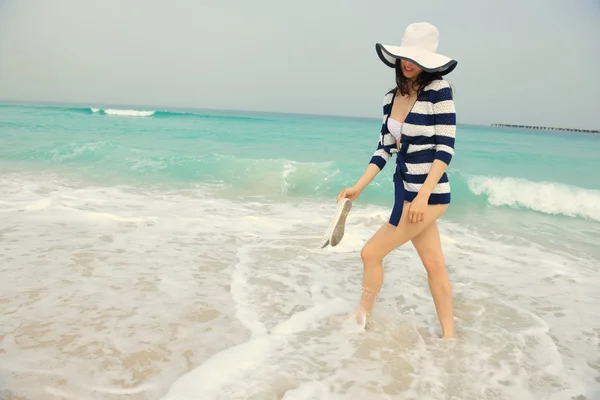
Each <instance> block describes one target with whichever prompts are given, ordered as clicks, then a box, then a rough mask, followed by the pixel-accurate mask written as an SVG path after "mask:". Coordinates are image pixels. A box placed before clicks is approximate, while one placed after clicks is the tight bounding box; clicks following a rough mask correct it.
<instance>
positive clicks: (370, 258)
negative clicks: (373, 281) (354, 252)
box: [360, 242, 383, 265]
mask: <svg viewBox="0 0 600 400" xmlns="http://www.w3.org/2000/svg"><path fill="white" fill-rule="evenodd" d="M360 258H361V259H362V260H363V263H364V264H365V265H367V264H372V263H377V262H381V261H382V260H383V257H382V256H381V252H380V251H378V249H377V246H375V245H374V244H372V243H370V242H369V243H367V244H365V245H364V246H363V248H362V250H361V251H360Z"/></svg>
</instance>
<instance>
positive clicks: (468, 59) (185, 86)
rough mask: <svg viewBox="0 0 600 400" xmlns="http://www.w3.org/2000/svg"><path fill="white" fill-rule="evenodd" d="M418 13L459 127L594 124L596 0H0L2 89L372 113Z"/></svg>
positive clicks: (65, 97) (153, 102) (599, 121)
mask: <svg viewBox="0 0 600 400" xmlns="http://www.w3.org/2000/svg"><path fill="white" fill-rule="evenodd" d="M423 21H426V22H430V23H433V24H434V25H436V26H437V27H438V29H439V31H440V47H439V49H438V50H439V52H440V53H442V54H444V55H447V56H450V57H453V58H454V59H456V60H458V67H457V68H456V70H455V71H454V72H452V73H451V74H450V75H448V76H447V78H446V79H447V80H448V81H449V82H450V83H451V84H452V85H453V87H454V89H455V102H456V109H457V119H458V122H459V123H465V124H490V123H509V124H529V125H543V126H560V127H571V128H587V129H600V78H599V76H600V74H599V73H598V71H599V67H598V66H599V65H600V0H577V1H574V0H504V1H494V0H486V1H481V0H454V1H447V0H429V1H412V2H409V1H400V0H394V1H389V0H369V1H357V0H319V1H317V0H302V1H283V0H254V1H247V0H195V1H192V0H171V1H159V0H144V1H142V0H102V1H92V0H0V99H1V100H4V101H15V102H19V101H27V102H59V103H69V104H80V105H90V106H93V105H99V104H109V105H135V106H136V107H138V108H139V107H144V108H171V107H185V108H208V109H233V110H252V111H275V112H290V113H303V114H327V115H347V116H357V117H373V118H380V116H381V112H382V110H381V105H382V100H383V96H384V94H385V92H387V91H388V90H389V89H391V88H392V87H393V85H394V71H393V70H392V69H390V68H388V67H386V66H385V65H384V64H383V63H382V62H381V61H380V60H379V58H378V57H377V55H376V53H375V43H377V42H381V43H385V44H393V45H398V44H399V43H400V40H401V38H402V34H403V32H404V29H405V27H406V26H407V25H408V24H410V23H412V22H423Z"/></svg>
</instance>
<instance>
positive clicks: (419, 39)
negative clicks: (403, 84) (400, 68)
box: [375, 22, 458, 75]
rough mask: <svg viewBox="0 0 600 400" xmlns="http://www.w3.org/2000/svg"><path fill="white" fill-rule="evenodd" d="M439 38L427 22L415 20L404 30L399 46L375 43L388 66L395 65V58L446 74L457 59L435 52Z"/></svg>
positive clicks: (433, 27) (423, 68) (438, 33)
mask: <svg viewBox="0 0 600 400" xmlns="http://www.w3.org/2000/svg"><path fill="white" fill-rule="evenodd" d="M439 40H440V32H439V31H438V29H437V28H436V27H435V26H434V25H432V24H430V23H428V22H415V23H413V24H410V25H408V26H407V27H406V29H405V30H404V35H403V36H402V41H401V42H400V46H392V45H387V44H381V43H377V44H376V45H375V49H376V51H377V55H378V56H379V58H380V59H381V61H383V62H384V63H385V65H387V66H388V67H391V68H394V67H395V66H396V59H398V58H399V59H403V60H407V61H410V62H413V63H415V64H416V65H418V66H419V67H420V68H421V69H422V70H423V71H426V72H439V73H441V74H442V75H445V74H448V73H450V72H452V70H454V68H456V64H458V61H456V60H453V59H452V58H450V57H447V56H445V55H442V54H439V53H438V52H437V49H438V45H439Z"/></svg>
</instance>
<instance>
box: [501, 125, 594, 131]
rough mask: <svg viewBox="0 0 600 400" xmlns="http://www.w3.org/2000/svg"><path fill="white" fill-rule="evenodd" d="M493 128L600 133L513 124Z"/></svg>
mask: <svg viewBox="0 0 600 400" xmlns="http://www.w3.org/2000/svg"><path fill="white" fill-rule="evenodd" d="M492 126H498V127H503V128H524V129H537V130H542V131H566V132H585V133H600V129H577V128H555V127H550V126H533V125H512V124H492Z"/></svg>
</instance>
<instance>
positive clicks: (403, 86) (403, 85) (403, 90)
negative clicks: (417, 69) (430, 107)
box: [394, 58, 442, 96]
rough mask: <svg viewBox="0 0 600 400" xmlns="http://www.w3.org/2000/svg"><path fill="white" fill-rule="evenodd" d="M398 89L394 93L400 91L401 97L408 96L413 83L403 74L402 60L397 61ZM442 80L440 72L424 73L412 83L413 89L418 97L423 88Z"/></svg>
mask: <svg viewBox="0 0 600 400" xmlns="http://www.w3.org/2000/svg"><path fill="white" fill-rule="evenodd" d="M395 69H396V88H395V89H394V91H396V90H398V91H399V92H400V94H401V95H403V96H406V95H407V94H409V93H410V91H409V87H408V86H409V85H410V84H411V81H409V80H408V79H407V78H406V77H405V76H404V74H403V73H402V65H401V60H400V59H399V58H397V59H396V68H395ZM437 79H442V74H440V73H439V72H426V71H422V72H421V73H420V74H419V76H418V77H417V79H415V80H414V81H413V82H412V89H413V90H415V91H416V92H417V96H419V94H420V93H421V91H422V90H423V88H424V87H425V86H427V85H429V84H430V83H431V82H433V81H435V80H437Z"/></svg>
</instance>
